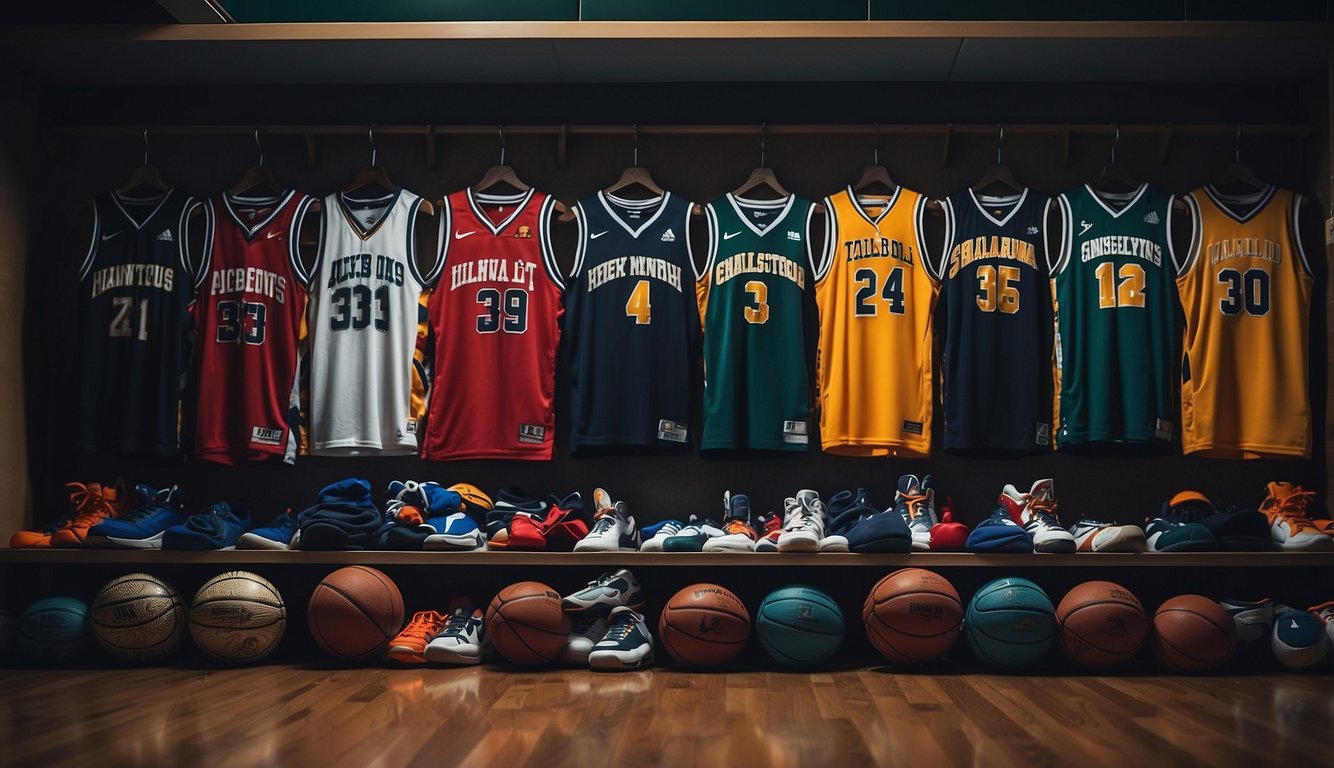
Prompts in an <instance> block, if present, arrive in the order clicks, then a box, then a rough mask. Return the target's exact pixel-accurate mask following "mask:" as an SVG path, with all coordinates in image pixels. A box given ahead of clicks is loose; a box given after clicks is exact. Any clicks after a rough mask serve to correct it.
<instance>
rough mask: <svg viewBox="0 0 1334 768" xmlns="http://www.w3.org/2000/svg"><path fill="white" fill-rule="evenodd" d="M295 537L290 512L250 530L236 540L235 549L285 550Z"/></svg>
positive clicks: (293, 522)
mask: <svg viewBox="0 0 1334 768" xmlns="http://www.w3.org/2000/svg"><path fill="white" fill-rule="evenodd" d="M295 536H296V518H295V517H292V510H291V509H288V510H287V511H286V512H284V513H282V514H281V515H278V516H277V517H275V518H273V521H272V522H270V523H269V524H268V525H266V526H264V527H263V528H251V529H250V530H248V531H246V532H245V533H243V534H241V538H239V539H237V540H236V548H237V549H287V548H288V547H290V546H291V545H292V538H293V537H295Z"/></svg>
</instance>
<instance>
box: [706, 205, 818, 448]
mask: <svg viewBox="0 0 1334 768" xmlns="http://www.w3.org/2000/svg"><path fill="white" fill-rule="evenodd" d="M814 210H815V206H814V205H812V204H811V202H810V201H808V200H802V199H800V198H798V197H796V196H795V195H789V196H787V197H785V198H781V199H778V200H747V199H743V198H739V197H736V196H734V195H731V194H728V195H726V196H725V197H723V199H721V200H719V201H717V202H714V203H712V204H710V205H709V206H708V207H707V208H706V209H705V213H706V215H707V216H708V221H709V254H708V261H707V267H706V268H705V270H704V274H703V276H702V277H700V279H699V282H698V284H697V291H698V295H699V306H700V311H699V314H700V317H701V319H702V321H703V324H704V431H703V437H702V438H701V440H700V450H701V451H711V450H727V449H747V448H749V449H758V450H771V451H804V450H806V447H807V444H808V442H809V436H808V422H809V420H810V401H811V389H810V379H809V377H808V375H807V370H806V310H807V303H808V299H809V298H810V295H811V294H810V289H811V288H812V287H813V286H812V276H811V252H810V241H809V227H810V217H811V213H812V212H813V211H814Z"/></svg>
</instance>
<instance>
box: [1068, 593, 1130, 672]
mask: <svg viewBox="0 0 1334 768" xmlns="http://www.w3.org/2000/svg"><path fill="white" fill-rule="evenodd" d="M1056 622H1057V624H1059V625H1060V628H1061V649H1062V650H1064V651H1065V654H1066V655H1067V656H1069V657H1070V658H1071V659H1072V660H1073V661H1074V662H1075V663H1077V664H1080V665H1082V666H1085V667H1088V668H1090V669H1100V668H1102V667H1112V666H1115V665H1117V664H1120V663H1122V662H1125V661H1128V660H1129V659H1130V658H1131V657H1133V656H1134V655H1135V654H1136V653H1139V649H1140V648H1142V647H1143V646H1144V639H1145V638H1146V637H1148V635H1149V617H1148V616H1147V615H1145V613H1144V607H1143V606H1141V605H1140V604H1139V599H1138V598H1136V597H1135V595H1134V594H1132V593H1131V591H1130V590H1128V589H1126V588H1125V587H1123V586H1121V585H1120V584H1114V583H1112V582H1110V581H1086V582H1084V583H1083V584H1080V585H1079V586H1077V587H1075V588H1074V589H1072V590H1070V591H1069V592H1067V593H1066V595H1065V597H1064V598H1063V599H1062V600H1061V604H1060V605H1059V606H1057V607H1056Z"/></svg>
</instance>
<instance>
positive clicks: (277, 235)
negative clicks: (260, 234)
mask: <svg viewBox="0 0 1334 768" xmlns="http://www.w3.org/2000/svg"><path fill="white" fill-rule="evenodd" d="M282 236H283V233H282V232H270V233H269V234H267V235H265V236H264V239H266V240H272V239H273V238H275V237H282Z"/></svg>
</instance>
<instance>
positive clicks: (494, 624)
mask: <svg viewBox="0 0 1334 768" xmlns="http://www.w3.org/2000/svg"><path fill="white" fill-rule="evenodd" d="M486 634H487V636H488V637H489V638H491V645H492V647H494V648H495V649H496V652H497V653H499V654H500V655H501V656H504V657H505V659H506V660H508V661H509V662H510V663H511V664H517V665H519V666H521V667H536V666H540V665H543V664H550V663H551V662H553V661H555V660H556V659H559V658H560V656H561V653H562V652H564V650H565V644H566V643H567V642H568V641H569V637H570V617H569V616H568V615H567V614H566V613H565V612H564V611H563V610H561V604H560V595H558V594H556V591H555V590H553V589H552V588H551V587H548V586H547V585H546V584H543V583H541V582H540V581H520V582H518V583H517V584H511V585H509V586H508V587H505V588H504V589H502V590H500V591H499V592H497V593H496V596H495V597H493V598H491V604H490V605H489V606H487V609H486Z"/></svg>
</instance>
